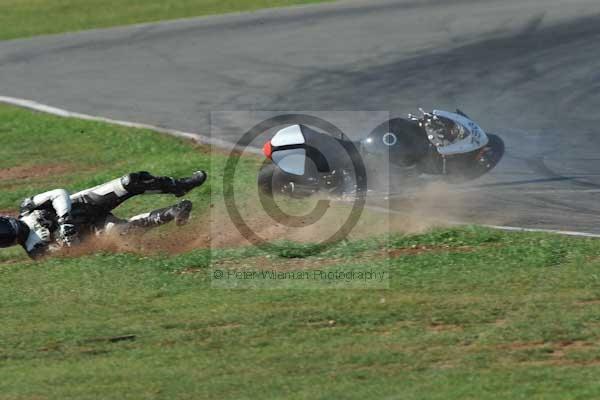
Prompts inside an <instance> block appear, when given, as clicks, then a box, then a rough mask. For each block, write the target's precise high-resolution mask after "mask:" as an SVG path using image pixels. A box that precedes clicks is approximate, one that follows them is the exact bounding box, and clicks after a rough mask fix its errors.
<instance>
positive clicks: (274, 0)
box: [0, 0, 323, 40]
mask: <svg viewBox="0 0 600 400" xmlns="http://www.w3.org/2000/svg"><path fill="white" fill-rule="evenodd" d="M320 1H323V0H177V1H172V0H0V40H2V39H14V38H21V37H28V36H35V35H43V34H51V33H62V32H72V31H80V30H84V29H92V28H106V27H111V26H118V25H129V24H136V23H141V22H153V21H161V20H168V19H176V18H188V17H195V16H202V15H211V14H223V13H231V12H241V11H254V10H258V9H261V8H270V7H282V6H291V5H298V4H309V3H317V2H320Z"/></svg>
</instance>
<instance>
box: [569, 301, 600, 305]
mask: <svg viewBox="0 0 600 400" xmlns="http://www.w3.org/2000/svg"><path fill="white" fill-rule="evenodd" d="M575 305H578V306H594V305H600V300H584V301H577V302H575Z"/></svg>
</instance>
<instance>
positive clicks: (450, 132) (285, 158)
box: [258, 110, 504, 197]
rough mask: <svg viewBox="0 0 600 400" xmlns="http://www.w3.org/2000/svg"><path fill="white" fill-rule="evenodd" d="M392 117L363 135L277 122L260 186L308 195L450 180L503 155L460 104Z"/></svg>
mask: <svg viewBox="0 0 600 400" xmlns="http://www.w3.org/2000/svg"><path fill="white" fill-rule="evenodd" d="M420 111H421V115H420V116H416V115H412V114H409V116H408V119H405V118H394V119H391V120H389V121H386V122H385V123H382V124H381V125H379V126H378V127H376V128H375V129H374V130H373V131H372V132H371V133H370V134H369V135H368V136H367V137H365V138H364V139H362V140H360V141H351V140H349V139H347V138H345V137H335V136H333V135H330V134H328V133H327V132H320V131H318V130H317V129H314V128H312V127H308V126H306V125H301V124H298V125H291V126H288V127H286V128H283V129H281V130H279V131H278V132H277V133H276V134H275V135H274V136H273V137H272V138H271V139H270V140H269V141H267V142H266V143H265V145H264V147H263V152H264V154H265V156H266V157H267V160H266V161H265V163H264V164H263V166H262V168H261V170H260V172H259V176H258V185H259V188H260V190H261V191H262V192H263V193H265V194H268V195H273V194H276V193H281V194H285V195H290V196H293V197H304V196H307V195H311V194H315V193H319V192H321V193H323V192H326V193H331V194H335V195H342V194H353V193H363V192H366V191H367V190H375V191H377V190H394V191H395V190H398V189H399V190H402V188H403V187H405V186H406V185H412V184H414V183H415V182H418V181H420V180H421V181H425V180H427V181H431V179H432V177H433V178H437V179H441V180H444V181H446V182H450V183H458V182H464V181H467V180H471V179H475V178H478V177H480V176H482V175H484V174H485V173H487V172H489V171H490V170H491V169H492V168H494V167H495V166H496V165H497V164H498V162H499V161H500V159H501V158H502V156H503V155H504V143H503V141H502V139H501V138H500V137H498V136H496V135H492V134H489V133H486V132H485V131H484V130H483V129H482V128H481V127H480V126H479V125H478V124H477V123H476V122H474V121H473V120H472V119H470V118H469V117H468V116H467V115H466V114H464V113H463V112H462V111H460V110H456V112H454V113H453V112H448V111H442V110H433V111H432V112H425V111H423V110H420Z"/></svg>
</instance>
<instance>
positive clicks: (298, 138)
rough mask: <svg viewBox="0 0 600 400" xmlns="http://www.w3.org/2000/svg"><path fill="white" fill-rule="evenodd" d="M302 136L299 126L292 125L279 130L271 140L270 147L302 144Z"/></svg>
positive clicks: (303, 141)
mask: <svg viewBox="0 0 600 400" xmlns="http://www.w3.org/2000/svg"><path fill="white" fill-rule="evenodd" d="M304 143H305V140H304V135H303V134H302V129H301V128H300V125H292V126H288V127H286V128H283V129H281V130H279V131H278V132H277V133H276V134H275V136H273V138H272V139H271V146H273V147H283V146H292V145H301V144H304Z"/></svg>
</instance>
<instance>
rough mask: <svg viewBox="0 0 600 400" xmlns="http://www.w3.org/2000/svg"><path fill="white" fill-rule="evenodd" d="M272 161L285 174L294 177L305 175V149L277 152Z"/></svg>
mask: <svg viewBox="0 0 600 400" xmlns="http://www.w3.org/2000/svg"><path fill="white" fill-rule="evenodd" d="M271 159H272V160H273V162H274V163H275V164H276V165H277V166H278V167H279V168H280V169H281V170H282V171H283V172H286V173H288V174H292V175H304V166H305V165H306V150H305V149H290V150H279V151H275V152H273V155H272V156H271Z"/></svg>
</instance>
